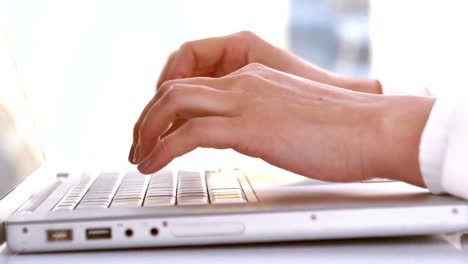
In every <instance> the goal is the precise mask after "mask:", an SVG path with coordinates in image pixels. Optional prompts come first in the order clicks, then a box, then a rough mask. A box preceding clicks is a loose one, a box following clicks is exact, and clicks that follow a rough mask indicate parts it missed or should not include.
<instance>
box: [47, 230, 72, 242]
mask: <svg viewBox="0 0 468 264" xmlns="http://www.w3.org/2000/svg"><path fill="white" fill-rule="evenodd" d="M71 240H73V232H72V230H71V229H60V230H47V241H49V242H55V241H71Z"/></svg>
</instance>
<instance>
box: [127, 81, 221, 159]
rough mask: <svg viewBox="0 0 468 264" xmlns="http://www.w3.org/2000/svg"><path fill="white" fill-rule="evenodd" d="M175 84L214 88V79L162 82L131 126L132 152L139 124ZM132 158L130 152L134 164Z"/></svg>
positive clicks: (136, 141) (136, 140)
mask: <svg viewBox="0 0 468 264" xmlns="http://www.w3.org/2000/svg"><path fill="white" fill-rule="evenodd" d="M176 84H197V85H202V86H209V87H214V86H215V85H214V84H215V79H213V78H209V77H196V78H187V79H179V80H169V81H166V82H164V83H163V84H162V85H161V86H160V87H159V88H158V90H157V92H156V94H155V96H153V98H151V100H150V102H149V103H148V104H147V105H146V106H145V108H144V109H143V111H142V113H141V114H140V117H139V118H138V120H137V122H136V123H135V125H134V126H133V142H132V149H133V150H135V148H136V144H137V143H138V131H140V127H141V123H142V122H143V120H144V119H145V117H146V115H147V114H148V111H149V110H150V109H151V107H152V106H153V105H154V104H155V103H156V102H157V101H158V100H159V99H160V98H161V97H162V96H163V95H164V94H165V93H166V92H167V90H168V89H169V88H171V87H172V86H174V85H176ZM216 86H219V85H216ZM131 151H132V150H131ZM132 156H134V154H132V152H131V153H130V156H129V161H130V162H132V163H134V162H133V161H132V158H131V157H132Z"/></svg>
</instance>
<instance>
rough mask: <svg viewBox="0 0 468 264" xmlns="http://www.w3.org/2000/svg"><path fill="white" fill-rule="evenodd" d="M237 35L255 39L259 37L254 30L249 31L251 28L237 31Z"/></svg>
mask: <svg viewBox="0 0 468 264" xmlns="http://www.w3.org/2000/svg"><path fill="white" fill-rule="evenodd" d="M236 35H238V36H240V37H241V38H246V39H253V38H256V37H257V35H256V34H255V33H253V32H252V31H249V30H243V31H240V32H238V33H236Z"/></svg>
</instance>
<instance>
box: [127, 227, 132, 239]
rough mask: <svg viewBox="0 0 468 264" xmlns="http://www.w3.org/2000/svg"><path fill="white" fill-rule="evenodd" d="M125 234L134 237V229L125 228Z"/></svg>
mask: <svg viewBox="0 0 468 264" xmlns="http://www.w3.org/2000/svg"><path fill="white" fill-rule="evenodd" d="M125 236H126V237H132V236H133V230H132V229H130V228H128V229H126V230H125Z"/></svg>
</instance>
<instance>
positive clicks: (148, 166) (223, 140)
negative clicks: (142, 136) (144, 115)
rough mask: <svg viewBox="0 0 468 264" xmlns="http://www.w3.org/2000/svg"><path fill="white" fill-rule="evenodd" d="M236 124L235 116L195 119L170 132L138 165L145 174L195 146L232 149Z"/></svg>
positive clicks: (236, 135) (236, 137)
mask: <svg viewBox="0 0 468 264" xmlns="http://www.w3.org/2000/svg"><path fill="white" fill-rule="evenodd" d="M238 127H239V126H237V125H236V122H235V119H233V118H226V117H201V118H194V119H191V120H189V121H187V123H185V124H184V125H182V126H181V127H180V128H179V129H177V130H175V131H174V132H173V133H172V134H170V135H169V136H167V137H165V138H164V139H163V140H161V141H159V142H158V143H157V144H156V145H155V146H154V148H153V150H152V151H151V154H150V155H149V156H148V157H146V158H145V159H144V160H143V161H142V162H141V163H140V164H139V165H138V169H139V170H140V171H141V172H142V173H145V174H149V173H153V172H155V171H158V170H160V169H162V168H163V167H164V166H166V165H167V164H169V162H171V161H172V160H173V159H174V158H176V157H179V156H182V155H183V154H185V153H188V152H190V151H192V150H194V149H196V148H197V147H204V148H217V149H227V148H235V146H236V145H237V142H238V140H239V132H240V131H239V129H238Z"/></svg>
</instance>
